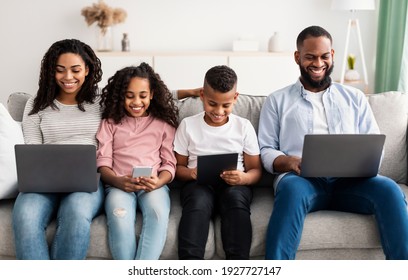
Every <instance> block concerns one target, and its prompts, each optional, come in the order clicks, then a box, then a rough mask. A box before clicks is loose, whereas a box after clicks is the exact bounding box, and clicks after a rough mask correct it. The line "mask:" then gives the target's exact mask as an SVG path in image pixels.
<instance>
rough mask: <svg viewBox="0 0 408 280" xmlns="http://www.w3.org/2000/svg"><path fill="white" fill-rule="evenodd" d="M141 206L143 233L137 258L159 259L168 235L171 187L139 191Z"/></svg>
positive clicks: (138, 196)
mask: <svg viewBox="0 0 408 280" xmlns="http://www.w3.org/2000/svg"><path fill="white" fill-rule="evenodd" d="M137 198H138V202H139V208H140V210H141V211H142V214H143V226H142V233H141V234H140V239H139V244H138V247H137V252H136V259H137V260H157V259H159V257H160V255H161V253H162V251H163V247H164V243H165V242H166V237H167V225H168V222H169V213H170V196H169V188H168V187H167V186H166V185H164V186H163V187H161V188H159V189H157V190H154V191H152V192H144V191H139V192H138V193H137Z"/></svg>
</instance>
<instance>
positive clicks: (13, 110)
mask: <svg viewBox="0 0 408 280" xmlns="http://www.w3.org/2000/svg"><path fill="white" fill-rule="evenodd" d="M30 97H31V95H30V94H28V93H24V92H14V93H12V94H10V96H9V98H8V100H7V109H8V111H9V113H10V115H11V117H12V118H13V119H14V120H16V121H19V122H21V121H22V120H23V113H24V107H25V105H26V102H27V100H28V99H29V98H30Z"/></svg>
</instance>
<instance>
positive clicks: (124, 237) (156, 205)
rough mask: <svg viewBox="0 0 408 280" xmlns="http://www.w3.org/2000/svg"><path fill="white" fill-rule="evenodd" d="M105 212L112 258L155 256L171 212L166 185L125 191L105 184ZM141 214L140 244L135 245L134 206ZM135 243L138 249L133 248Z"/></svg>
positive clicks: (146, 257)
mask: <svg viewBox="0 0 408 280" xmlns="http://www.w3.org/2000/svg"><path fill="white" fill-rule="evenodd" d="M105 192H106V201H105V212H106V218H107V220H108V235H109V247H110V250H111V254H112V257H113V258H114V259H115V260H133V259H137V260H157V259H159V257H160V254H161V253H162V250H163V247H164V243H165V242H166V236H167V225H168V221H169V213H170V196H169V188H168V187H167V186H166V185H164V186H163V187H161V188H159V189H157V190H154V191H152V192H145V191H138V192H130V193H128V192H124V191H122V190H120V189H117V188H114V187H107V188H106V190H105ZM137 207H139V209H140V210H141V212H142V215H143V225H142V232H141V234H140V238H139V246H136V232H135V223H136V209H137ZM136 247H137V250H136Z"/></svg>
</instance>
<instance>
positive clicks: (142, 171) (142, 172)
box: [132, 166, 153, 178]
mask: <svg viewBox="0 0 408 280" xmlns="http://www.w3.org/2000/svg"><path fill="white" fill-rule="evenodd" d="M152 169H153V167H151V166H135V167H133V172H132V177H133V178H137V177H142V176H143V177H150V175H152Z"/></svg>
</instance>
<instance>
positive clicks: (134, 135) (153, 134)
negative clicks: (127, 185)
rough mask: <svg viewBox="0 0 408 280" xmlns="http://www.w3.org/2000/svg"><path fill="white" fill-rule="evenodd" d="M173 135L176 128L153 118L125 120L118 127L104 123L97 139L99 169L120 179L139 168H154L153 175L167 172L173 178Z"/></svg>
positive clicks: (108, 121)
mask: <svg viewBox="0 0 408 280" xmlns="http://www.w3.org/2000/svg"><path fill="white" fill-rule="evenodd" d="M174 134H175V128H174V127H172V126H171V125H169V124H168V123H166V122H164V121H162V120H159V119H157V118H154V117H152V116H148V117H139V118H133V117H125V118H124V119H123V120H122V123H119V124H115V123H114V122H113V121H111V120H106V119H104V120H102V123H101V126H100V128H99V131H98V133H97V135H96V138H97V139H98V141H99V145H98V150H97V165H98V167H101V166H107V167H109V168H111V169H112V170H113V171H114V172H115V173H116V175H118V176H124V175H131V174H132V168H133V167H134V166H137V165H139V166H143V165H144V166H152V167H153V173H152V174H155V175H157V174H158V173H159V172H161V171H163V170H167V171H168V172H170V173H171V175H172V178H174V174H175V168H176V157H175V155H174V152H173V140H174Z"/></svg>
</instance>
